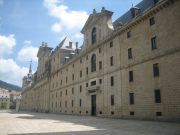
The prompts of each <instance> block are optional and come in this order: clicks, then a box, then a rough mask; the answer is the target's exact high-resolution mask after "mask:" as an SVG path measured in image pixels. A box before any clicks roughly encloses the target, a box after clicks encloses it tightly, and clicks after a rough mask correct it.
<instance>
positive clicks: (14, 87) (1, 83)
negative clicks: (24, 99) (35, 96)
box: [0, 80, 22, 91]
mask: <svg viewBox="0 0 180 135" xmlns="http://www.w3.org/2000/svg"><path fill="white" fill-rule="evenodd" d="M0 88H4V89H8V90H15V91H21V90H22V88H21V87H19V86H17V85H14V84H10V83H7V82H4V81H1V80H0Z"/></svg>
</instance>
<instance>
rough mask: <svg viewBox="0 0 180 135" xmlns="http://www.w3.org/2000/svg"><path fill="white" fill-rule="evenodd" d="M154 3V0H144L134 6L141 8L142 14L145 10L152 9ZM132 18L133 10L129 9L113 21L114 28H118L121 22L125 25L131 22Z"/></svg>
mask: <svg viewBox="0 0 180 135" xmlns="http://www.w3.org/2000/svg"><path fill="white" fill-rule="evenodd" d="M154 5H155V4H154V0H143V1H141V2H140V3H139V4H137V5H136V6H134V7H137V8H139V9H140V10H139V14H138V15H141V14H142V13H144V12H145V11H147V10H149V9H151V8H152V7H153V6H154ZM132 19H133V17H132V14H131V11H130V10H129V11H127V12H126V13H125V14H123V15H122V16H120V17H119V18H118V19H117V20H115V21H114V22H113V26H114V28H116V27H117V26H118V25H119V24H122V25H125V24H127V23H128V22H130V21H131V20H132Z"/></svg>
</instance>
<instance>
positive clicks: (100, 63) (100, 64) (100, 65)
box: [99, 61, 102, 70]
mask: <svg viewBox="0 0 180 135" xmlns="http://www.w3.org/2000/svg"><path fill="white" fill-rule="evenodd" d="M101 69H102V61H99V70H101Z"/></svg>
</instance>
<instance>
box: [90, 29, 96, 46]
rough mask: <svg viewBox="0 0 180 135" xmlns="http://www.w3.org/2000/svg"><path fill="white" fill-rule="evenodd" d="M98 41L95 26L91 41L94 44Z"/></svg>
mask: <svg viewBox="0 0 180 135" xmlns="http://www.w3.org/2000/svg"><path fill="white" fill-rule="evenodd" d="M95 42H96V28H95V27H94V28H93V29H92V32H91V43H92V44H94V43H95Z"/></svg>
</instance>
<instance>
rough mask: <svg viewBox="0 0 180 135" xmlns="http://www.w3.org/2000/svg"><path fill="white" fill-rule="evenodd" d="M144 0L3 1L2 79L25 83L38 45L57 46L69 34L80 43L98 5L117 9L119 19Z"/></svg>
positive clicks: (0, 25)
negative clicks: (24, 80)
mask: <svg viewBox="0 0 180 135" xmlns="http://www.w3.org/2000/svg"><path fill="white" fill-rule="evenodd" d="M140 1H141V0H113V1H112V0H111V1H110V0H0V80H3V81H6V82H9V83H13V84H16V85H19V86H21V83H22V82H21V80H22V77H23V76H24V75H25V74H27V72H28V68H29V62H28V61H30V59H32V65H33V66H32V67H33V71H35V70H36V66H37V57H36V54H37V51H38V47H39V46H40V44H41V43H42V41H45V42H47V43H48V45H49V46H51V47H55V46H57V45H58V43H60V41H61V40H62V39H63V38H64V37H65V36H69V37H70V38H71V39H72V40H73V41H78V42H79V43H80V44H81V43H82V41H83V38H82V35H81V34H80V30H81V28H82V27H83V24H84V23H85V21H86V19H87V18H88V15H89V14H91V13H92V10H93V9H94V8H95V9H96V10H97V12H99V11H100V10H101V8H102V6H104V7H105V8H106V9H107V10H110V11H113V12H114V14H113V17H112V20H113V21H114V20H116V19H117V18H118V17H120V16H121V15H122V14H124V13H125V12H126V11H128V10H129V9H130V8H131V6H132V4H134V5H136V4H137V3H139V2H140Z"/></svg>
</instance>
